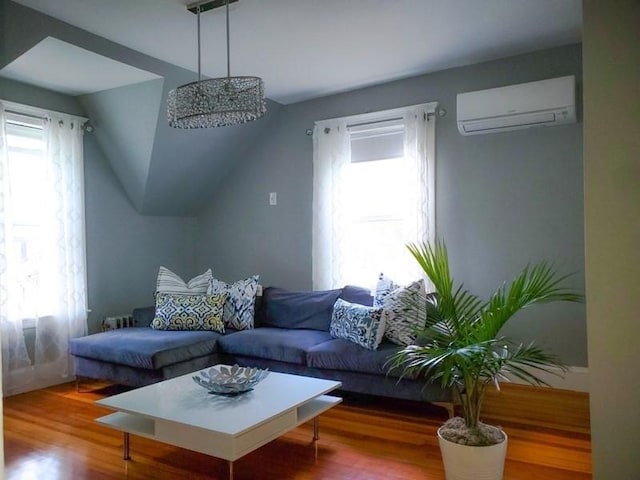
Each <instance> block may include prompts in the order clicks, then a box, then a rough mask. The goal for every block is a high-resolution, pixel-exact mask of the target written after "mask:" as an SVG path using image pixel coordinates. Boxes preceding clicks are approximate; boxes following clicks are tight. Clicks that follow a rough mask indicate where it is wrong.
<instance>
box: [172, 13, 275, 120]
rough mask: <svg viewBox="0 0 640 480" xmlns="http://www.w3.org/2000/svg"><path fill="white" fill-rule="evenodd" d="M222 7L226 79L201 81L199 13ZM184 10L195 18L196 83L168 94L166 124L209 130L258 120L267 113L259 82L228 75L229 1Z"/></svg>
mask: <svg viewBox="0 0 640 480" xmlns="http://www.w3.org/2000/svg"><path fill="white" fill-rule="evenodd" d="M231 1H232V2H236V1H238V0H231ZM223 5H225V9H226V21H227V28H226V31H227V76H226V77H221V78H211V79H206V80H203V79H202V69H201V62H200V13H202V12H206V11H207V10H211V9H213V8H217V7H221V6H223ZM187 9H188V10H189V11H190V12H192V13H195V14H196V15H197V19H198V20H197V23H198V81H196V82H192V83H187V84H185V85H181V86H179V87H177V88H175V89H174V90H171V91H170V92H169V96H168V98H167V117H168V120H169V125H170V126H172V127H175V128H211V127H224V126H228V125H238V124H241V123H246V122H250V121H251V120H255V119H257V118H260V117H261V116H262V115H264V113H265V112H266V111H267V108H266V103H265V99H264V82H263V81H262V79H261V78H259V77H232V76H231V60H230V54H229V52H230V40H229V37H230V36H229V0H205V1H201V2H197V3H194V4H192V5H189V6H187Z"/></svg>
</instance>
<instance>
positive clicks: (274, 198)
mask: <svg viewBox="0 0 640 480" xmlns="http://www.w3.org/2000/svg"><path fill="white" fill-rule="evenodd" d="M277 204H278V194H277V193H276V192H271V193H269V205H271V206H273V205H277Z"/></svg>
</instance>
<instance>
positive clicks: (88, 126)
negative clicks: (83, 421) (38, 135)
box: [4, 108, 95, 133]
mask: <svg viewBox="0 0 640 480" xmlns="http://www.w3.org/2000/svg"><path fill="white" fill-rule="evenodd" d="M4 111H5V112H7V113H12V114H14V115H20V116H22V117H28V118H35V119H36V120H44V121H45V122H46V121H47V120H49V118H48V117H46V116H44V115H36V114H33V113H25V112H19V111H17V110H12V109H11V108H5V110H4ZM52 112H53V110H52ZM54 113H61V114H62V115H68V116H70V117H76V118H78V119H80V120H81V121H82V124H81V125H80V128H81V129H82V130H84V131H85V132H88V133H92V132H93V130H94V129H95V127H94V126H93V124H92V123H91V120H89V119H88V118H86V117H80V116H78V115H71V114H69V113H62V112H54Z"/></svg>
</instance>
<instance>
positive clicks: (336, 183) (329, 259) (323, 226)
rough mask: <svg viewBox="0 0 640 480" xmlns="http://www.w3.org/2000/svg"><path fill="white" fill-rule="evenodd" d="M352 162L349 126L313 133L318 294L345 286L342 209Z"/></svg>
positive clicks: (326, 126) (327, 126) (330, 124)
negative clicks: (347, 168) (347, 172)
mask: <svg viewBox="0 0 640 480" xmlns="http://www.w3.org/2000/svg"><path fill="white" fill-rule="evenodd" d="M350 160H351V146H350V142H349V132H348V130H347V123H346V121H344V120H335V121H326V122H321V123H317V124H316V126H315V128H314V131H313V234H312V237H313V239H312V242H313V244H312V252H313V254H312V264H313V265H312V268H313V288H314V290H324V289H328V288H334V286H336V285H341V282H342V280H343V274H342V265H343V259H344V251H343V249H342V246H343V245H344V242H342V241H341V240H342V234H343V233H344V232H345V231H346V227H345V221H346V219H345V218H344V213H345V208H344V207H343V206H342V205H341V203H342V201H343V199H344V198H345V195H344V193H343V192H344V189H345V181H344V180H345V177H346V167H347V166H348V165H349V162H350Z"/></svg>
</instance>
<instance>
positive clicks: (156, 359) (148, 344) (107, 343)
mask: <svg viewBox="0 0 640 480" xmlns="http://www.w3.org/2000/svg"><path fill="white" fill-rule="evenodd" d="M220 336H221V335H220V334H219V333H216V332H210V331H203V330H187V331H169V330H154V329H152V328H148V327H147V328H137V327H134V328H121V329H117V330H109V331H108V332H102V333H96V334H93V335H87V336H86V337H79V338H73V339H71V340H70V342H69V351H70V353H71V354H72V355H76V356H79V357H86V358H91V359H94V360H101V361H104V362H111V363H118V364H124V365H130V366H132V367H138V368H147V369H156V368H162V367H165V366H167V365H172V364H174V363H178V362H184V361H187V360H191V359H193V358H196V357H202V356H205V355H210V354H211V353H213V352H215V351H216V349H217V347H216V342H217V340H218V338H219V337H220Z"/></svg>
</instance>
